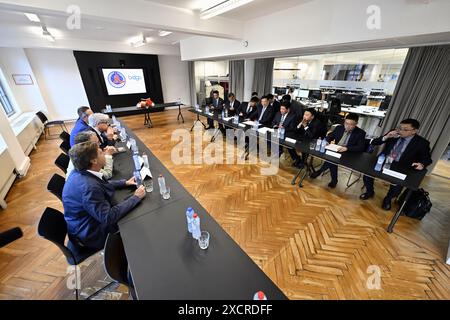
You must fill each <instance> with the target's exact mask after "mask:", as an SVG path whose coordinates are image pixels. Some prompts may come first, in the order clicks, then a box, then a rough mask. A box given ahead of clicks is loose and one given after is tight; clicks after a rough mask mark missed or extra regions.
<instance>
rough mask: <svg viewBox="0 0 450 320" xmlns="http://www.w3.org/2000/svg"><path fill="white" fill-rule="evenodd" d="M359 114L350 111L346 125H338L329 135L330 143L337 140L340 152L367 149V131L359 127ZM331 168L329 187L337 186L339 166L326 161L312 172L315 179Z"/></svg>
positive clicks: (346, 118)
mask: <svg viewBox="0 0 450 320" xmlns="http://www.w3.org/2000/svg"><path fill="white" fill-rule="evenodd" d="M357 125H358V115H357V114H354V113H349V114H348V115H347V116H346V117H345V122H344V125H339V126H337V127H336V128H335V129H334V130H333V132H331V133H330V134H329V135H328V136H327V137H326V139H327V141H328V143H330V142H332V141H335V142H336V144H337V145H339V148H338V150H337V151H338V152H363V151H364V149H365V142H366V140H365V139H366V132H365V131H364V130H362V129H360V128H358V127H357ZM327 169H330V174H331V181H330V183H329V184H328V187H330V188H335V187H336V185H337V182H338V167H337V165H335V164H332V163H329V162H325V163H324V164H323V165H322V167H321V168H320V169H319V170H318V171H316V172H314V173H312V174H311V178H313V179H315V178H317V177H318V176H320V175H321V174H322V173H323V172H324V171H325V170H327Z"/></svg>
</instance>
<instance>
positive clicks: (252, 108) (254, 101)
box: [239, 97, 259, 119]
mask: <svg viewBox="0 0 450 320" xmlns="http://www.w3.org/2000/svg"><path fill="white" fill-rule="evenodd" d="M258 103H259V98H258V97H252V98H251V99H250V101H249V102H248V104H247V105H245V103H241V105H240V106H239V117H242V118H244V119H253V118H255V117H256V114H257V113H258V109H257V107H256V106H257V105H258Z"/></svg>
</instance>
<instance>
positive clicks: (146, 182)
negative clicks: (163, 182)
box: [142, 179, 153, 193]
mask: <svg viewBox="0 0 450 320" xmlns="http://www.w3.org/2000/svg"><path fill="white" fill-rule="evenodd" d="M142 183H143V185H144V187H145V192H148V193H150V192H152V191H153V179H146V180H144V181H143V182H142Z"/></svg>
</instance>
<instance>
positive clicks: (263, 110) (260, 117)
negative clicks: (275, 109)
mask: <svg viewBox="0 0 450 320" xmlns="http://www.w3.org/2000/svg"><path fill="white" fill-rule="evenodd" d="M266 108H267V107H263V108H262V111H261V115H260V116H259V119H258V121H261V119H262V117H263V115H264V112H265V111H266Z"/></svg>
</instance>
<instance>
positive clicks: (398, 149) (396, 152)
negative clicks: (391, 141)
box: [391, 138, 405, 161]
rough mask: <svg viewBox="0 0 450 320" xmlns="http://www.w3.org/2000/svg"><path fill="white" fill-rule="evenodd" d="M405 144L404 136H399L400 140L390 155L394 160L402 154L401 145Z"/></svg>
mask: <svg viewBox="0 0 450 320" xmlns="http://www.w3.org/2000/svg"><path fill="white" fill-rule="evenodd" d="M404 144H405V138H400V142H399V143H398V144H397V145H396V146H395V147H394V148H393V149H392V152H391V156H392V157H393V158H394V160H395V161H398V160H399V159H400V157H401V155H402V149H403V145H404Z"/></svg>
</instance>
